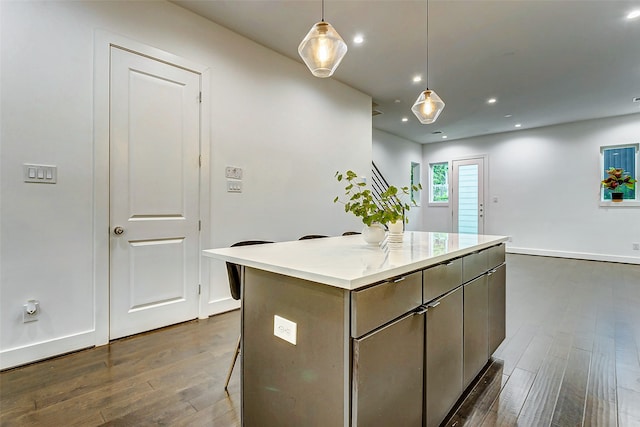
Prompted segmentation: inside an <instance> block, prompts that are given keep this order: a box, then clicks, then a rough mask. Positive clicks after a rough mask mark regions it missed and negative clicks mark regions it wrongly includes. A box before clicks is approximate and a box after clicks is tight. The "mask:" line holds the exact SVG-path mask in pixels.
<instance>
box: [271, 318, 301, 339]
mask: <svg viewBox="0 0 640 427" xmlns="http://www.w3.org/2000/svg"><path fill="white" fill-rule="evenodd" d="M273 335H275V336H277V337H278V338H282V339H283V340H285V341H287V342H289V343H291V344H293V345H296V341H297V335H298V325H297V324H296V323H295V322H292V321H291V320H288V319H285V318H284V317H280V316H278V315H274V316H273Z"/></svg>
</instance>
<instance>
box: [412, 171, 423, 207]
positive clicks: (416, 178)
mask: <svg viewBox="0 0 640 427" xmlns="http://www.w3.org/2000/svg"><path fill="white" fill-rule="evenodd" d="M413 187H418V188H422V187H421V186H420V163H416V162H411V187H410V191H411V201H412V202H413V203H414V204H415V205H416V206H420V190H418V191H415V190H414V189H413Z"/></svg>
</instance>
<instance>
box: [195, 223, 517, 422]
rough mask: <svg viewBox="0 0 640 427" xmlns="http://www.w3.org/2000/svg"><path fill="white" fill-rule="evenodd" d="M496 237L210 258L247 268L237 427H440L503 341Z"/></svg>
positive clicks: (217, 253)
mask: <svg viewBox="0 0 640 427" xmlns="http://www.w3.org/2000/svg"><path fill="white" fill-rule="evenodd" d="M506 240H507V238H506V237H503V236H486V235H471V234H452V233H430V232H405V235H404V241H403V243H401V244H394V245H392V244H389V245H383V246H382V247H378V246H372V245H367V244H365V243H364V241H363V240H362V237H361V236H358V235H355V236H345V237H331V238H323V239H314V240H302V241H293V242H281V243H273V244H268V245H256V246H243V247H234V248H222V249H211V250H205V251H204V252H203V253H204V255H205V256H208V257H212V258H216V259H220V260H223V261H226V262H232V263H237V264H240V265H243V266H244V269H243V272H244V273H243V287H242V350H241V354H242V359H241V394H242V423H243V425H244V426H248V427H250V426H260V427H268V426H278V427H281V426H322V427H329V426H366V427H370V426H391V425H393V426H401V425H404V426H422V425H426V426H437V425H439V424H440V422H442V421H443V420H444V418H445V417H446V415H447V413H448V412H449V411H450V410H451V409H452V408H453V406H454V405H455V403H456V401H457V400H458V398H459V397H460V396H461V395H462V393H463V391H464V390H465V389H466V388H467V387H468V386H469V385H470V384H471V383H472V381H473V379H474V378H475V377H476V376H477V375H478V373H480V371H481V370H482V368H483V367H484V365H485V364H486V362H487V361H488V359H489V357H490V355H491V354H492V353H493V351H495V349H496V348H497V346H498V345H499V344H500V342H502V340H503V339H504V332H505V331H504V312H505V307H504V304H505V263H504V261H505V255H504V242H505V241H506Z"/></svg>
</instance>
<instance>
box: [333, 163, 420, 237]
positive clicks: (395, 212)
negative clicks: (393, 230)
mask: <svg viewBox="0 0 640 427" xmlns="http://www.w3.org/2000/svg"><path fill="white" fill-rule="evenodd" d="M335 177H336V179H337V180H338V182H342V181H345V182H346V184H347V185H346V186H345V189H344V190H345V193H344V195H345V197H346V201H341V200H340V196H336V198H335V199H334V200H333V202H334V203H338V202H340V203H343V204H344V211H345V212H351V213H352V214H354V215H355V216H357V217H359V218H361V220H362V222H363V224H364V225H365V226H366V227H365V230H364V231H363V235H364V234H365V233H367V232H368V231H371V230H367V229H366V228H367V227H368V228H378V229H379V230H381V231H382V238H384V227H383V226H384V225H389V226H391V225H392V224H396V225H398V224H399V225H400V231H402V226H403V225H404V223H407V222H409V218H408V217H407V215H405V213H406V212H407V211H409V210H410V209H411V206H412V205H413V206H416V204H415V202H413V201H412V203H411V204H410V203H407V202H403V201H402V200H401V198H402V197H404V196H407V195H409V187H400V188H397V187H395V186H393V185H391V186H389V188H387V189H386V190H385V191H383V192H382V193H381V194H379V195H378V196H375V195H374V193H373V192H372V191H371V190H370V189H368V188H367V184H366V183H365V182H363V181H361V180H359V179H358V174H356V173H355V172H353V171H351V170H348V171H346V172H345V173H341V172H336V174H335ZM412 188H413V191H416V192H417V191H419V190H421V189H422V185H420V184H418V185H412ZM377 234H378V235H380V232H379V231H377ZM364 237H365V240H367V237H366V236H364ZM382 238H381V239H380V240H382ZM378 243H379V241H378Z"/></svg>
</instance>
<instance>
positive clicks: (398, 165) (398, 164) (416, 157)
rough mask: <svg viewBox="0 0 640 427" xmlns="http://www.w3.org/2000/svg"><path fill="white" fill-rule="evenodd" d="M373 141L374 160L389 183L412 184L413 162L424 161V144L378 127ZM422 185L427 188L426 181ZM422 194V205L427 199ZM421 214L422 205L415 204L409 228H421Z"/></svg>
mask: <svg viewBox="0 0 640 427" xmlns="http://www.w3.org/2000/svg"><path fill="white" fill-rule="evenodd" d="M372 141H373V143H372V145H373V161H374V163H375V164H376V166H378V169H380V172H382V175H383V176H384V177H385V179H386V180H387V182H388V183H389V185H394V186H396V187H405V186H407V187H408V186H410V185H411V162H414V163H421V162H422V146H421V145H420V144H417V143H415V142H412V141H409V140H406V139H404V138H400V137H398V136H395V135H392V134H390V133H387V132H383V131H381V130H378V129H374V130H373V140H372ZM421 167H422V166H421ZM422 168H423V167H422ZM367 175H370V173H367ZM422 185H423V187H425V188H426V186H425V185H424V183H422ZM421 196H422V197H423V199H422V203H421V205H422V204H424V201H425V200H426V199H425V198H424V197H426V192H423V193H422V194H421ZM402 200H403V201H407V202H408V201H409V197H408V196H407V197H405V198H403V199H402ZM421 214H422V207H421V206H417V207H416V206H413V207H412V208H411V210H409V215H408V218H409V223H408V224H407V225H406V229H407V230H420V226H421Z"/></svg>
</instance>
